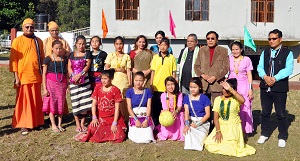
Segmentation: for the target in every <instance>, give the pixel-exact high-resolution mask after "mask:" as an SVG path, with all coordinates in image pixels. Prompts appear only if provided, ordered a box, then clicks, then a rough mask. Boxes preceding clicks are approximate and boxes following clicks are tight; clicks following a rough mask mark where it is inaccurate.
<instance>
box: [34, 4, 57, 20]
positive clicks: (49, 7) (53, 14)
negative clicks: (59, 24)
mask: <svg viewBox="0 0 300 161" xmlns="http://www.w3.org/2000/svg"><path fill="white" fill-rule="evenodd" d="M57 3H58V0H40V1H39V3H38V5H37V7H36V9H37V13H47V14H49V15H50V21H55V20H56V19H57V13H58V8H57Z"/></svg>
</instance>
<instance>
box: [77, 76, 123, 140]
mask: <svg viewBox="0 0 300 161" xmlns="http://www.w3.org/2000/svg"><path fill="white" fill-rule="evenodd" d="M113 76H114V70H104V71H103V72H102V74H101V82H102V84H99V85H97V86H96V87H95V90H94V92H93V94H92V98H93V104H92V115H93V120H92V122H91V123H90V125H89V127H88V133H87V134H86V136H84V137H83V138H82V139H81V141H82V142H86V141H89V142H96V143H101V142H114V143H120V142H122V141H123V140H124V139H125V136H126V135H125V130H126V125H125V123H124V118H123V116H122V115H121V113H120V102H122V96H121V92H120V90H119V89H118V88H117V87H116V86H114V85H112V84H111V81H112V79H113Z"/></svg>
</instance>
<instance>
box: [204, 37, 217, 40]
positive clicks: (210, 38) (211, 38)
mask: <svg viewBox="0 0 300 161" xmlns="http://www.w3.org/2000/svg"><path fill="white" fill-rule="evenodd" d="M206 40H215V38H214V37H207V38H206Z"/></svg>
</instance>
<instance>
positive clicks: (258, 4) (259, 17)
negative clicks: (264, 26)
mask: <svg viewBox="0 0 300 161" xmlns="http://www.w3.org/2000/svg"><path fill="white" fill-rule="evenodd" d="M251 21H252V22H274V0H251Z"/></svg>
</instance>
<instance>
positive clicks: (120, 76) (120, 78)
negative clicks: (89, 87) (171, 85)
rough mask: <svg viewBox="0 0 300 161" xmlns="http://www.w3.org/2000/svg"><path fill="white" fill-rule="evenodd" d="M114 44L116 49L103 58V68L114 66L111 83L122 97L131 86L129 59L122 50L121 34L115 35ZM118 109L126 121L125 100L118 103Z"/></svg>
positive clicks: (127, 115)
mask: <svg viewBox="0 0 300 161" xmlns="http://www.w3.org/2000/svg"><path fill="white" fill-rule="evenodd" d="M114 46H115V49H116V51H115V52H112V53H109V54H108V55H107V57H106V59H105V69H106V70H108V69H111V68H114V70H115V74H114V78H113V80H112V84H113V85H115V86H116V87H118V88H119V89H120V91H121V93H122V97H123V99H124V94H125V93H126V90H127V89H128V88H129V86H131V71H130V69H131V60H130V57H129V55H128V54H125V53H124V52H123V49H124V39H123V38H122V37H121V36H117V37H116V38H115V39H114ZM120 110H121V113H122V115H123V116H124V117H125V120H126V121H128V117H129V114H128V111H127V107H126V101H124V100H123V102H122V103H121V104H120Z"/></svg>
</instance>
